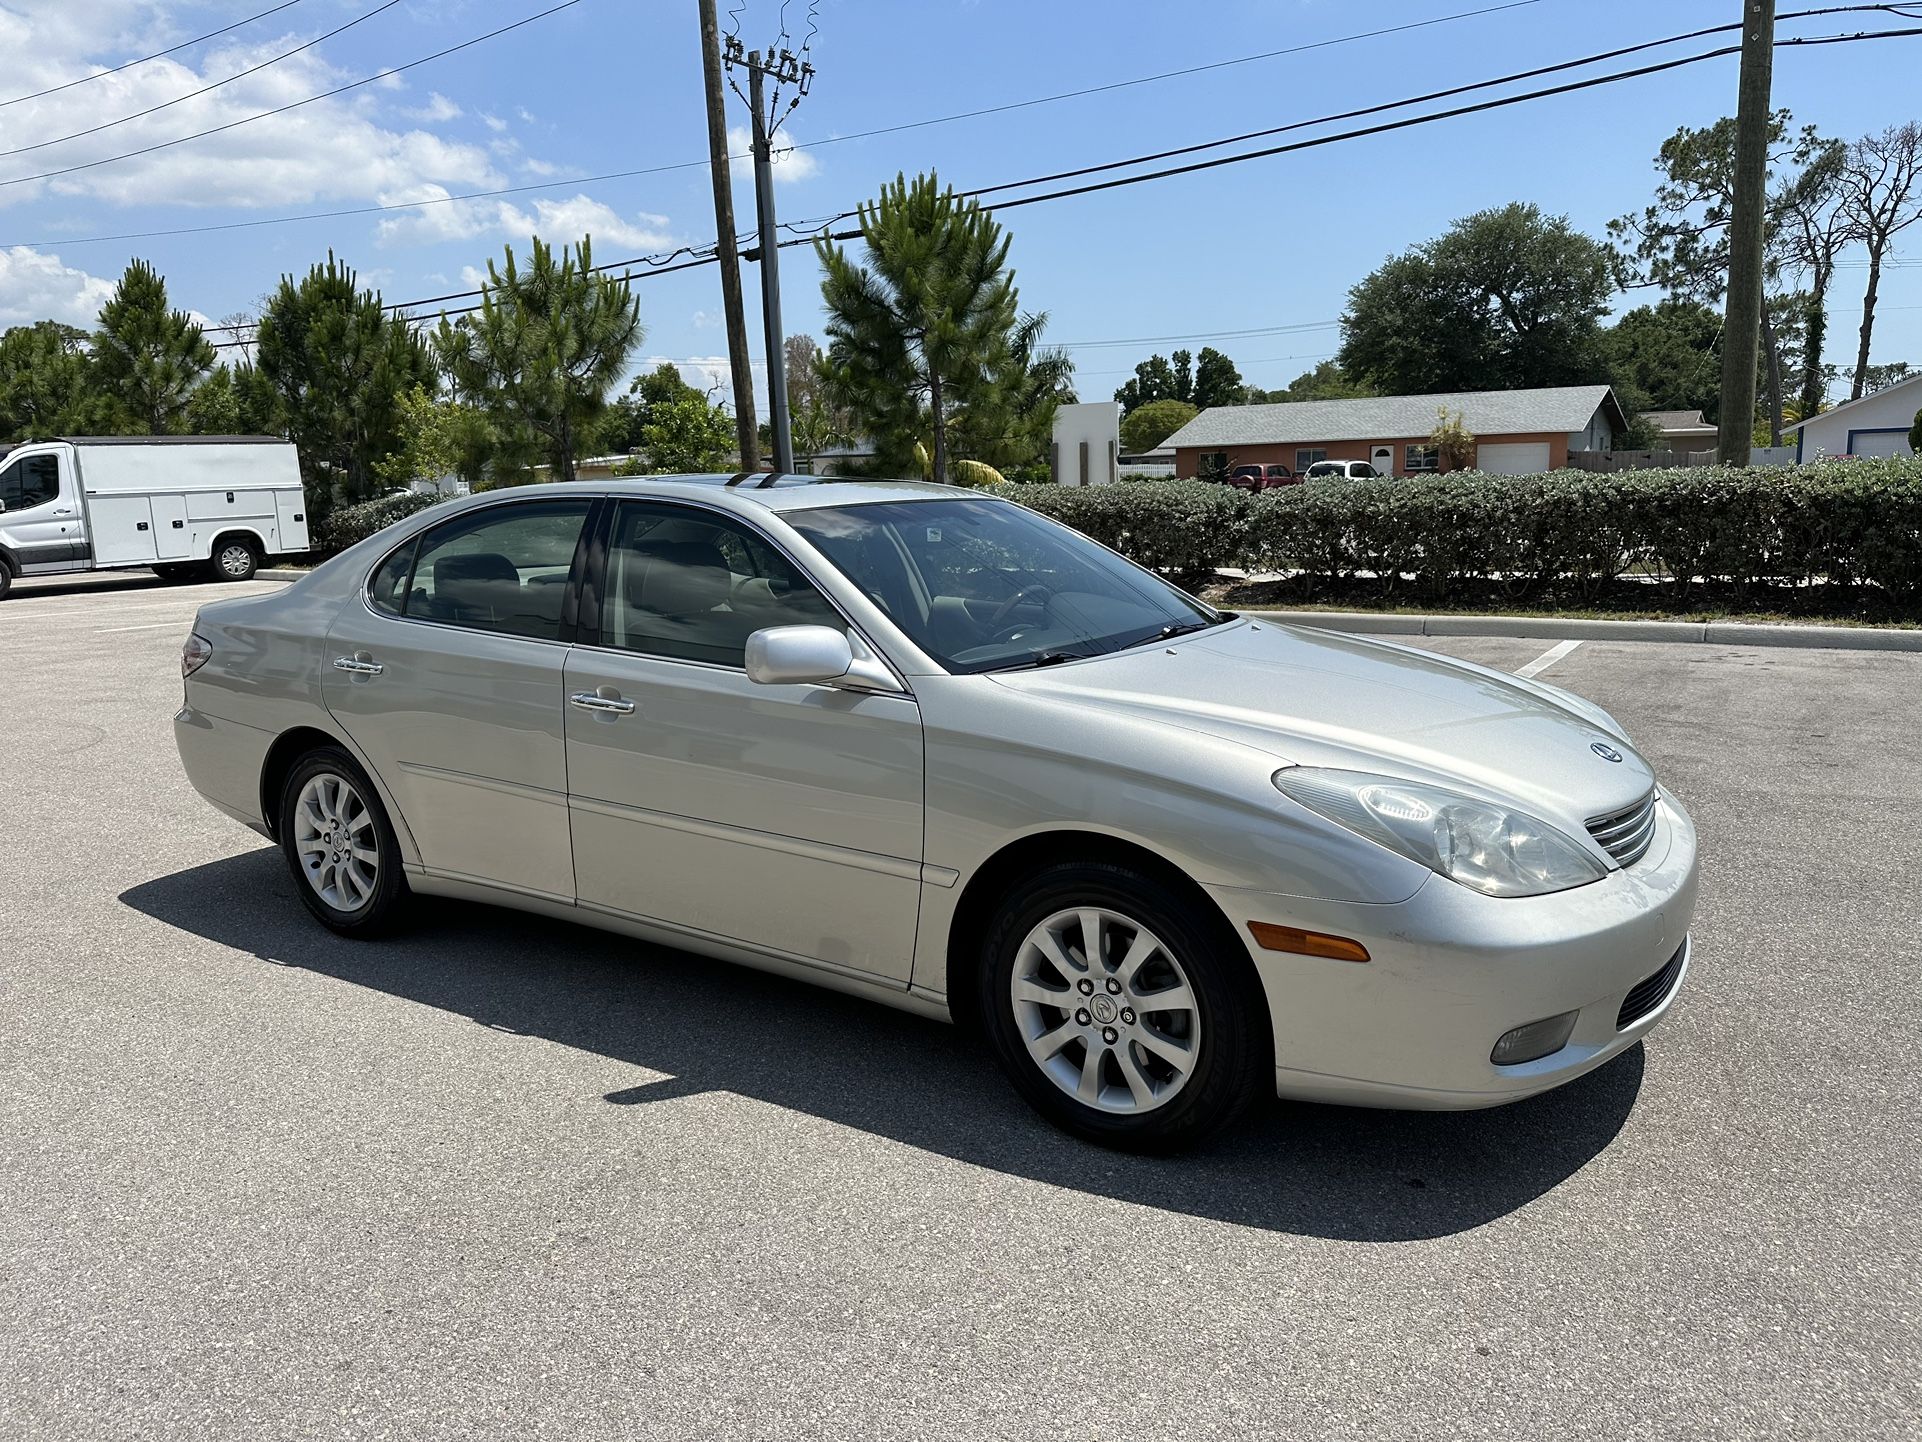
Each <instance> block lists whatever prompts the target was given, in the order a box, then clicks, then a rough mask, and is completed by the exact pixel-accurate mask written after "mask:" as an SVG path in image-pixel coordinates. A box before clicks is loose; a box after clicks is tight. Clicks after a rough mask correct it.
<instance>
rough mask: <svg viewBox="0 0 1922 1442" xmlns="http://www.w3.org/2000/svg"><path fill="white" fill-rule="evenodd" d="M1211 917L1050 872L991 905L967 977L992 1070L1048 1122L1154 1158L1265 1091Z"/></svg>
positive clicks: (1174, 899)
mask: <svg viewBox="0 0 1922 1442" xmlns="http://www.w3.org/2000/svg"><path fill="white" fill-rule="evenodd" d="M1223 931H1224V928H1223V927H1222V926H1221V924H1220V922H1219V919H1218V918H1210V917H1209V916H1208V915H1207V913H1206V912H1205V911H1204V910H1203V909H1202V907H1201V906H1200V905H1199V904H1198V903H1197V902H1195V901H1192V900H1190V899H1189V898H1187V897H1186V896H1184V895H1182V894H1181V893H1180V892H1178V891H1176V890H1175V889H1174V888H1172V887H1169V886H1167V885H1166V884H1164V883H1163V882H1162V881H1160V880H1159V879H1158V878H1156V877H1153V876H1149V875H1146V874H1144V873H1142V872H1138V871H1134V870H1131V869H1129V868H1126V867H1122V866H1116V865H1111V864H1107V863H1099V862H1093V863H1088V862H1077V863H1064V864H1061V865H1056V866H1051V867H1049V868H1047V869H1046V870H1044V871H1042V872H1041V873H1040V874H1039V875H1036V876H1034V877H1031V878H1029V879H1028V880H1027V881H1025V882H1023V883H1022V884H1020V885H1019V886H1017V887H1015V888H1014V890H1013V891H1012V892H1010V893H1009V895H1008V896H1007V897H1006V898H1004V900H1003V901H1002V903H1001V905H1000V907H999V909H998V911H997V913H996V915H995V918H994V920H993V922H992V923H991V924H990V926H989V928H988V932H987V939H986V942H985V948H984V955H983V957H982V959H981V960H982V965H981V967H980V968H979V971H978V977H979V982H980V995H979V997H978V1003H979V1006H980V1014H981V1016H982V1019H983V1021H984V1024H985V1028H986V1031H987V1034H988V1037H989V1040H990V1043H991V1044H992V1046H993V1048H994V1052H995V1057H996V1060H997V1061H999V1063H1000V1064H1001V1067H1002V1069H1003V1070H1004V1071H1006V1072H1007V1074H1008V1076H1009V1078H1010V1079H1011V1080H1012V1081H1013V1082H1014V1084H1015V1086H1016V1088H1018V1089H1019V1090H1020V1092H1021V1093H1022V1095H1023V1096H1025V1097H1026V1098H1027V1099H1028V1101H1029V1102H1031V1103H1032V1104H1033V1105H1034V1106H1035V1108H1036V1109H1037V1110H1039V1111H1040V1112H1041V1113H1042V1114H1043V1115H1044V1116H1046V1117H1048V1118H1049V1119H1050V1120H1051V1121H1053V1122H1055V1123H1056V1124H1057V1125H1059V1126H1061V1127H1063V1128H1064V1129H1066V1130H1068V1131H1071V1132H1074V1133H1075V1134H1077V1135H1079V1136H1083V1137H1086V1138H1088V1139H1089V1140H1090V1141H1096V1142H1100V1143H1103V1144H1104V1145H1108V1146H1117V1147H1125V1148H1130V1149H1134V1150H1141V1151H1165V1150H1171V1149H1173V1148H1177V1147H1182V1146H1186V1145H1189V1144H1191V1143H1193V1142H1195V1141H1198V1140H1200V1139H1201V1138H1202V1137H1205V1136H1206V1135H1208V1134H1209V1133H1210V1132H1213V1131H1215V1130H1216V1129H1217V1128H1219V1127H1221V1126H1223V1125H1225V1124H1226V1123H1227V1122H1228V1121H1230V1120H1231V1119H1232V1118H1233V1117H1234V1116H1235V1114H1236V1113H1237V1112H1239V1111H1240V1110H1241V1108H1242V1107H1244V1106H1245V1105H1247V1104H1248V1102H1249V1101H1251V1100H1252V1099H1253V1098H1254V1097H1255V1096H1256V1095H1258V1094H1261V1093H1263V1092H1264V1090H1266V1091H1272V1089H1273V1077H1272V1076H1270V1075H1269V1074H1268V1073H1269V1064H1268V1041H1267V1028H1266V1025H1265V1013H1264V1010H1263V1007H1262V1004H1261V998H1260V995H1259V992H1258V989H1257V987H1256V986H1255V985H1254V983H1253V982H1252V981H1251V980H1250V979H1249V978H1248V976H1247V967H1246V964H1245V963H1243V962H1241V961H1240V960H1239V958H1236V957H1234V956H1233V955H1232V954H1229V953H1227V952H1226V950H1225V947H1226V945H1227V944H1229V943H1231V942H1232V940H1233V938H1232V937H1224V936H1223Z"/></svg>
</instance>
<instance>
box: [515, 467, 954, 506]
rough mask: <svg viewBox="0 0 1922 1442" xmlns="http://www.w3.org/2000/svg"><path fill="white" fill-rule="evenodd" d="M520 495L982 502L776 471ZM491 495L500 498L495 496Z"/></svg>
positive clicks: (553, 485) (566, 484) (550, 486)
mask: <svg viewBox="0 0 1922 1442" xmlns="http://www.w3.org/2000/svg"><path fill="white" fill-rule="evenodd" d="M514 489H515V490H518V491H531V490H535V489H539V490H540V491H542V492H545V493H554V492H560V493H569V494H577V495H592V496H609V495H613V496H635V497H646V496H662V497H670V496H679V497H683V498H687V497H693V496H700V495H709V496H711V495H713V494H714V493H715V492H716V491H723V492H726V494H727V495H728V496H729V498H730V499H738V500H743V501H748V502H752V503H754V504H758V505H761V506H765V507H766V508H767V509H768V510H770V511H799V510H809V509H813V508H815V507H818V506H847V505H858V504H860V503H862V502H867V501H932V500H941V499H948V500H952V499H953V498H954V497H956V496H978V495H982V494H984V493H983V492H980V491H973V490H969V489H968V488H967V487H965V486H940V485H935V484H934V483H933V482H931V481H894V480H877V481H869V480H856V479H854V478H851V477H848V476H803V475H795V474H784V473H775V472H770V471H734V472H731V473H730V472H725V471H719V472H715V473H713V474H711V475H673V476H615V477H613V478H611V479H608V480H600V481H551V482H545V483H542V484H541V485H539V486H538V487H534V486H517V487H515V488H514ZM488 494H490V495H491V494H495V493H493V492H489V493H488Z"/></svg>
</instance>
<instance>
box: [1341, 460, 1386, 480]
mask: <svg viewBox="0 0 1922 1442" xmlns="http://www.w3.org/2000/svg"><path fill="white" fill-rule="evenodd" d="M1348 474H1349V475H1351V476H1359V477H1361V479H1362V480H1364V481H1365V480H1368V479H1370V478H1371V477H1374V476H1379V475H1380V474H1381V472H1380V471H1378V470H1376V469H1375V468H1374V466H1373V465H1371V464H1370V463H1369V462H1367V461H1356V462H1355V464H1354V466H1353V468H1352V469H1351V470H1350V471H1349V472H1348Z"/></svg>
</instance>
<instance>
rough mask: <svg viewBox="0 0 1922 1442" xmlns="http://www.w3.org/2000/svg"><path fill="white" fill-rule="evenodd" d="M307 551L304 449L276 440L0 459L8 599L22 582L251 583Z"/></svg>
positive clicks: (165, 442) (1, 545)
mask: <svg viewBox="0 0 1922 1442" xmlns="http://www.w3.org/2000/svg"><path fill="white" fill-rule="evenodd" d="M306 549H307V502H306V499H305V496H304V494H303V492H302V491H301V488H300V460H299V457H298V455H297V454H296V453H295V451H294V448H293V447H292V446H291V445H289V444H288V443H287V442H285V441H279V440H275V439H273V438H272V437H270V436H105V437H94V438H87V437H70V438H66V439H62V440H57V441H29V442H27V443H26V444H25V445H19V446H14V447H12V448H10V449H5V450H0V596H4V595H6V594H7V591H8V589H9V588H10V587H11V586H12V585H13V581H14V578H15V577H18V576H43V575H51V574H53V573H55V572H58V571H100V570H108V569H112V568H116V567H127V566H147V567H151V568H152V569H153V570H155V571H158V572H159V573H160V574H161V575H163V576H186V575H204V576H207V577H210V578H214V579H218V580H223V581H244V580H246V579H247V578H248V577H250V576H252V575H253V573H254V570H255V569H256V568H257V567H258V566H259V565H260V563H261V562H262V561H263V560H265V559H266V558H267V557H268V556H279V555H287V554H289V553H292V552H297V551H305V550H306Z"/></svg>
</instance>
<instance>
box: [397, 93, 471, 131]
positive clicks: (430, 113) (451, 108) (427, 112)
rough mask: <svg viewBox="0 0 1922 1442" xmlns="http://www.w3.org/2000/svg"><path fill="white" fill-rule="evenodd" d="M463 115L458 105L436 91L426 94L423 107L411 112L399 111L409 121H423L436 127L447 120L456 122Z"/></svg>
mask: <svg viewBox="0 0 1922 1442" xmlns="http://www.w3.org/2000/svg"><path fill="white" fill-rule="evenodd" d="M463 113H464V112H463V111H462V110H461V108H460V107H459V106H458V105H456V104H455V103H454V102H453V101H451V100H449V99H448V98H447V97H446V96H445V95H442V94H441V93H440V92H439V91H438V90H432V91H429V92H428V95H427V103H426V104H425V105H422V106H419V107H417V108H415V109H413V110H403V111H401V114H402V115H405V116H406V117H407V118H408V119H409V120H424V121H426V122H427V123H428V124H430V125H436V124H439V123H441V122H442V121H447V120H458V119H460V117H461V115H462V114H463Z"/></svg>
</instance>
